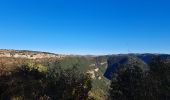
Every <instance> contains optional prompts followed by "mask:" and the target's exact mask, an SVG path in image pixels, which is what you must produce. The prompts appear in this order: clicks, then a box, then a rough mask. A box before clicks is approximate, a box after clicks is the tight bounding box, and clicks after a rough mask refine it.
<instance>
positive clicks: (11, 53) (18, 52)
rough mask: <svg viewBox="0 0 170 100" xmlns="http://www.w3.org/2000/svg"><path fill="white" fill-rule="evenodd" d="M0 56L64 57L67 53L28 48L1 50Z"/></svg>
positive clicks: (30, 57)
mask: <svg viewBox="0 0 170 100" xmlns="http://www.w3.org/2000/svg"><path fill="white" fill-rule="evenodd" d="M0 57H14V58H27V59H41V58H59V59H60V58H63V57H65V55H58V54H53V53H47V52H38V51H26V50H0Z"/></svg>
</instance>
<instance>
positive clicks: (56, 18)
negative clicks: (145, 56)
mask: <svg viewBox="0 0 170 100" xmlns="http://www.w3.org/2000/svg"><path fill="white" fill-rule="evenodd" d="M0 48H2V49H27V50H39V51H49V52H54V53H62V54H114V53H132V52H135V53H137V52H138V53H144V52H151V53H170V1H169V0H0Z"/></svg>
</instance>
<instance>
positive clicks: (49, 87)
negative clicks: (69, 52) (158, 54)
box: [0, 56, 170, 100]
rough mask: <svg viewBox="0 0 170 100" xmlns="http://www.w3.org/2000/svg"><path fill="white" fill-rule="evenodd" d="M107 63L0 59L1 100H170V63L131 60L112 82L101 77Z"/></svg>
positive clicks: (83, 59) (76, 59)
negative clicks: (146, 62)
mask: <svg viewBox="0 0 170 100" xmlns="http://www.w3.org/2000/svg"><path fill="white" fill-rule="evenodd" d="M106 60H107V57H106V56H105V57H66V58H64V59H60V60H58V59H37V60H30V59H21V58H0V100H106V99H109V100H170V61H169V60H165V59H164V60H162V59H160V58H154V59H153V60H152V61H151V62H150V63H149V64H148V65H147V64H145V63H144V62H142V61H141V60H138V59H136V58H133V57H132V58H130V59H129V60H128V62H129V63H126V64H119V67H118V68H117V69H116V71H114V73H113V76H112V80H111V81H109V80H107V79H105V78H104V77H102V75H103V73H104V71H105V70H106V66H107V64H106ZM146 66H147V67H148V69H147V70H146ZM96 68H98V69H99V70H98V71H95V69H96ZM88 71H92V72H94V73H95V78H92V77H91V75H90V74H88V73H87V72H88Z"/></svg>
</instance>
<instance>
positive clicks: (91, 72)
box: [87, 71, 96, 79]
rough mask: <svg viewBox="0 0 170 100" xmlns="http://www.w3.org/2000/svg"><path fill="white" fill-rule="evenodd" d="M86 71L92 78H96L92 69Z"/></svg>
mask: <svg viewBox="0 0 170 100" xmlns="http://www.w3.org/2000/svg"><path fill="white" fill-rule="evenodd" d="M87 73H88V74H90V76H91V78H92V79H95V78H96V76H95V72H94V71H88V72H87Z"/></svg>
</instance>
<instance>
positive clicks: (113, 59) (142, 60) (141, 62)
mask: <svg viewBox="0 0 170 100" xmlns="http://www.w3.org/2000/svg"><path fill="white" fill-rule="evenodd" d="M154 57H160V58H161V59H163V60H166V59H170V55H165V54H125V55H112V56H110V57H109V58H108V61H107V62H108V68H107V70H106V72H105V74H104V76H105V77H106V78H107V79H111V77H112V74H113V73H114V72H115V71H116V69H117V68H118V67H119V65H124V64H126V65H134V64H136V65H137V66H139V67H141V69H142V70H144V71H145V70H149V66H148V63H150V61H151V60H152V59H153V58H154Z"/></svg>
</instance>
